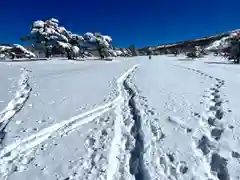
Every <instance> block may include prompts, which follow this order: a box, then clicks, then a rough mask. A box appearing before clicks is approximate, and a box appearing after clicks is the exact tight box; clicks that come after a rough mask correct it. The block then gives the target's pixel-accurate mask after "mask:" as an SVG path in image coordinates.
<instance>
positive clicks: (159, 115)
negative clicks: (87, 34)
mask: <svg viewBox="0 0 240 180" xmlns="http://www.w3.org/2000/svg"><path fill="white" fill-rule="evenodd" d="M222 61H223V60H219V59H217V58H216V57H213V56H208V57H205V58H202V59H197V60H195V61H190V60H188V61H187V60H186V61H183V60H182V58H181V57H169V56H153V57H152V59H151V60H149V59H148V57H135V58H127V59H126V58H115V59H114V60H113V61H94V60H90V59H89V60H85V61H70V60H69V61H65V60H61V59H59V60H58V59H54V60H49V61H34V62H27V61H25V62H16V61H15V62H1V63H0V69H3V70H5V72H6V73H5V74H4V76H1V82H2V83H3V84H5V86H2V87H1V90H0V92H2V93H1V94H0V95H1V97H0V101H1V100H2V101H3V102H4V103H2V104H1V106H0V107H1V108H2V109H1V110H0V111H1V112H0V123H1V124H0V128H1V129H0V130H1V132H0V139H1V146H0V179H3V180H28V179H29V180H32V179H44V180H45V179H46V180H85V179H88V180H186V179H193V180H205V179H206V180H210V179H211V180H237V179H239V178H240V176H239V175H240V171H239V169H240V164H239V163H240V151H239V149H240V143H239V138H240V133H239V132H240V126H239V125H240V121H239V119H240V113H238V112H239V107H240V103H239V101H238V96H239V95H238V93H239V91H238V89H239V88H238V87H240V81H239V80H240V76H239V72H240V67H239V66H237V65H232V64H227V63H221V62H222ZM17 76H18V78H17ZM13 79H14V81H15V83H12V80H13ZM8 91H10V92H9V93H8ZM7 101H8V102H7Z"/></svg>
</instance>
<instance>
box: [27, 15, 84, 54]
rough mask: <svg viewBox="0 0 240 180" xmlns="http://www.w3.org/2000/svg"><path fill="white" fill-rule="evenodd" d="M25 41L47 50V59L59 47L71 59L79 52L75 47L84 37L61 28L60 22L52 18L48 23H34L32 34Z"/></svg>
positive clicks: (39, 21)
mask: <svg viewBox="0 0 240 180" xmlns="http://www.w3.org/2000/svg"><path fill="white" fill-rule="evenodd" d="M23 40H30V41H32V42H33V45H34V47H35V48H36V49H45V52H46V57H49V56H50V54H51V49H52V48H53V47H58V48H60V49H62V50H63V51H65V52H66V54H67V56H68V58H69V59H71V58H72V57H73V56H74V54H76V53H78V51H79V48H77V47H76V45H75V44H77V43H76V42H78V41H81V40H83V37H82V36H79V35H76V34H73V33H71V32H70V31H68V30H66V29H65V28H64V27H62V26H59V21H58V20H57V19H54V18H51V19H49V20H46V21H41V20H38V21H35V22H33V24H32V26H31V32H30V34H29V35H28V36H27V37H25V38H23Z"/></svg>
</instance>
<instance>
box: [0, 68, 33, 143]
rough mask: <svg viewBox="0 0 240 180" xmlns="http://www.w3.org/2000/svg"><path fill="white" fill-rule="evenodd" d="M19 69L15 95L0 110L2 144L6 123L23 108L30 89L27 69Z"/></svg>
mask: <svg viewBox="0 0 240 180" xmlns="http://www.w3.org/2000/svg"><path fill="white" fill-rule="evenodd" d="M21 70H22V74H21V77H20V79H19V82H18V91H17V92H16V94H15V97H14V98H13V99H12V100H11V101H10V102H9V103H8V105H7V107H6V108H5V109H3V110H2V111H1V112H0V144H2V141H3V140H4V137H5V135H6V133H7V132H5V129H6V127H7V125H8V124H9V122H10V120H11V119H12V118H13V116H14V115H16V114H17V113H18V112H19V111H20V110H21V109H22V108H23V106H24V104H25V102H26V101H27V100H28V98H29V96H30V93H31V90H32V88H31V87H30V85H29V84H28V80H29V76H28V72H29V71H28V70H27V69H25V68H21Z"/></svg>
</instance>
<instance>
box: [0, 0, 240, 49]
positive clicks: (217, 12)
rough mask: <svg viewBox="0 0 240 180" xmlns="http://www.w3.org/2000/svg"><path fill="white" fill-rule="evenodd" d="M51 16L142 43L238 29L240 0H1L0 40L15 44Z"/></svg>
mask: <svg viewBox="0 0 240 180" xmlns="http://www.w3.org/2000/svg"><path fill="white" fill-rule="evenodd" d="M50 17H54V18H57V19H59V21H60V23H61V24H62V25H63V26H65V27H66V28H67V29H69V30H71V31H72V32H74V33H79V34H82V33H85V32H87V31H94V32H95V31H98V32H101V33H103V34H109V35H110V36H112V38H113V41H114V45H117V46H120V47H124V46H128V45H130V44H135V45H136V46H137V47H143V46H148V45H157V44H162V43H169V42H175V41H180V40H185V39H192V38H198V37H202V36H206V35H212V34H215V33H218V32H224V31H228V30H232V29H237V28H240V0H228V1H226V0H173V1H170V0H165V1H163V0H121V1H116V0H84V1H83V0H41V1H38V0H2V1H1V5H0V19H1V27H0V43H20V41H19V37H21V36H23V35H26V34H28V33H29V30H30V29H29V28H30V25H31V23H32V22H33V21H34V20H38V19H43V20H44V19H46V18H50Z"/></svg>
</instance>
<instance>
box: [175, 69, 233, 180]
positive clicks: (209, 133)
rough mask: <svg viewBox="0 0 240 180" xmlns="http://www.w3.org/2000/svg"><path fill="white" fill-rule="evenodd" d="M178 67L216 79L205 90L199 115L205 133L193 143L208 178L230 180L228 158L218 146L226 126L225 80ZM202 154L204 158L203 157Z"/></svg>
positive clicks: (195, 70)
mask: <svg viewBox="0 0 240 180" xmlns="http://www.w3.org/2000/svg"><path fill="white" fill-rule="evenodd" d="M178 67H180V68H184V69H187V70H189V71H193V72H195V73H197V74H199V75H200V76H203V77H207V78H209V79H211V80H213V81H215V83H214V84H213V86H212V87H211V88H209V89H207V90H206V91H205V92H206V93H207V94H206V95H204V97H203V98H204V99H205V103H204V106H205V107H204V108H203V112H202V115H201V116H197V117H198V118H199V123H200V127H201V128H202V129H201V130H200V131H202V133H203V135H202V137H201V139H196V142H195V143H193V145H194V147H193V148H195V152H196V155H197V156H198V157H199V160H201V161H202V163H203V164H202V165H203V166H204V167H205V170H206V172H207V174H206V175H207V177H206V178H208V179H213V180H230V179H231V178H230V176H229V173H228V168H227V159H225V158H224V157H221V156H220V154H219V150H218V148H217V146H219V144H218V141H219V140H220V139H221V135H222V133H223V132H224V128H225V127H224V124H223V122H221V121H222V120H223V118H224V115H225V111H224V110H223V107H222V104H223V103H224V99H222V97H221V95H220V91H221V88H222V86H224V85H225V81H224V80H221V79H219V78H216V77H213V76H211V75H208V74H207V73H205V72H202V71H200V70H197V69H192V68H186V67H182V66H178ZM225 101H226V100H225ZM199 150H200V152H199ZM202 155H203V158H204V159H202ZM197 175H198V173H197Z"/></svg>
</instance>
